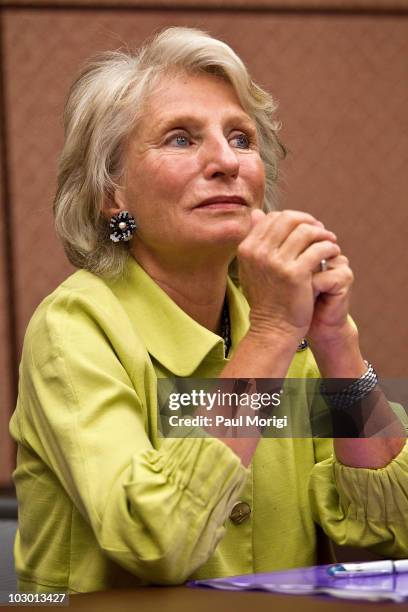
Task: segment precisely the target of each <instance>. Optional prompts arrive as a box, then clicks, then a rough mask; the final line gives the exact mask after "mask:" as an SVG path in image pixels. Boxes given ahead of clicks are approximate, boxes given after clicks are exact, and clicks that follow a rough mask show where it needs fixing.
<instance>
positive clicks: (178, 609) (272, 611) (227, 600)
mask: <svg viewBox="0 0 408 612" xmlns="http://www.w3.org/2000/svg"><path fill="white" fill-rule="evenodd" d="M14 607H19V608H20V607H21V608H24V609H25V610H27V609H33V610H34V609H35V610H37V612H38V610H39V609H40V607H39V606H37V607H34V606H13V608H14ZM45 609H46V610H50V609H52V610H60V612H63V611H64V610H67V611H68V612H71V610H84V611H85V610H86V611H87V612H89V611H92V610H97V611H98V612H105V611H108V610H109V611H112V610H114V611H115V612H128V611H129V612H130V611H132V612H136V611H141V612H218V611H222V612H229V611H230V610H231V612H252V611H253V612H255V611H256V612H266V611H268V612H289V611H290V612H292V611H293V610H300V611H301V612H336V611H337V612H340V611H341V612H364V611H370V612H373V611H376V610H383V611H384V612H385V611H387V612H393V611H394V610H395V612H401V611H402V610H404V611H405V610H406V611H408V602H407V603H402V604H395V603H388V602H387V603H369V602H356V601H350V600H334V599H327V598H326V597H321V596H314V597H312V596H307V597H304V596H301V595H275V594H271V593H261V592H254V591H252V592H250V593H249V592H242V591H241V592H231V591H229V592H225V591H215V590H212V589H201V588H200V589H192V588H189V587H184V586H178V587H143V588H138V589H123V590H122V589H120V590H119V589H118V590H114V591H113V590H112V591H98V592H96V593H84V594H81V595H71V596H70V601H69V606H68V607H66V606H46V608H45Z"/></svg>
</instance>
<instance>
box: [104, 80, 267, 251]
mask: <svg viewBox="0 0 408 612" xmlns="http://www.w3.org/2000/svg"><path fill="white" fill-rule="evenodd" d="M264 190H265V176H264V166H263V162H262V160H261V157H260V153H259V145H258V141H257V134H256V128H255V123H254V122H253V120H252V119H251V118H250V117H249V115H247V113H246V112H245V111H244V110H243V109H242V107H241V105H240V103H239V100H238V98H237V96H236V94H235V92H234V89H233V88H232V87H231V85H229V84H228V83H227V82H225V81H224V80H223V79H222V78H220V77H218V76H215V75H209V74H205V75H188V74H176V73H174V74H173V75H171V74H170V75H168V76H166V77H165V78H163V79H162V81H161V82H160V85H159V87H158V88H157V89H156V90H155V91H154V93H153V95H152V96H151V97H150V99H149V101H148V103H147V106H146V109H145V112H144V115H143V119H142V121H141V123H140V124H139V126H138V128H137V129H136V131H135V133H134V134H133V135H132V138H131V140H130V142H129V145H128V149H127V154H126V161H125V174H124V179H123V184H122V186H121V188H120V189H118V190H117V191H116V192H115V203H116V206H118V207H120V208H121V209H126V210H128V211H129V212H130V213H131V214H133V216H134V217H135V219H136V223H137V225H138V229H137V231H136V234H135V235H134V237H133V239H132V247H131V248H132V251H133V252H134V254H135V255H136V257H141V256H143V254H144V253H146V250H147V251H150V252H155V253H158V252H161V253H162V254H164V255H165V256H166V257H171V256H173V257H180V256H182V257H183V258H185V256H186V253H187V252H188V253H189V256H191V257H194V256H196V257H199V256H200V255H201V256H205V254H206V253H207V256H208V253H209V252H210V251H211V252H212V253H215V252H222V253H224V254H225V253H228V254H230V255H233V254H234V253H235V249H236V247H237V246H238V244H239V243H240V242H241V241H242V240H243V239H244V237H245V236H246V234H247V233H248V230H249V228H250V211H251V210H252V209H254V208H261V207H262V205H263V199H264ZM208 198H212V199H214V200H213V202H212V203H211V204H207V205H205V204H203V202H204V201H205V200H207V199H208ZM228 198H233V199H235V200H236V201H235V202H234V201H228ZM116 212H117V211H116Z"/></svg>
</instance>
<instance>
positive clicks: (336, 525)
mask: <svg viewBox="0 0 408 612" xmlns="http://www.w3.org/2000/svg"><path fill="white" fill-rule="evenodd" d="M328 442H329V441H328V440H326V441H323V440H321V441H317V444H318V445H319V446H320V447H321V448H320V451H319V452H321V450H322V449H323V447H324V449H325V453H326V457H327V458H326V459H323V460H322V461H319V462H318V463H317V464H316V465H315V466H314V468H313V470H312V474H311V478H310V500H311V507H312V512H313V517H314V520H315V521H316V522H317V523H319V524H320V525H321V527H322V528H323V530H324V531H325V533H326V534H327V535H328V536H329V537H330V538H331V539H332V540H333V541H334V542H336V543H337V544H339V545H343V546H344V545H347V546H360V547H365V548H371V549H372V550H373V551H375V552H377V553H378V554H380V555H382V556H384V557H392V558H403V557H407V556H408V529H407V522H406V517H407V515H408V443H406V444H405V446H404V448H403V449H402V450H401V452H400V453H399V454H398V456H397V457H395V458H394V459H393V460H392V461H391V462H390V463H389V464H388V465H386V466H385V467H383V468H380V469H367V468H352V467H348V466H345V465H343V464H342V463H340V462H339V461H338V460H337V459H336V457H335V456H333V455H331V456H327V455H328V452H327V451H328V450H329V449H328V444H327V443H328Z"/></svg>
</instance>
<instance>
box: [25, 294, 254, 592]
mask: <svg viewBox="0 0 408 612" xmlns="http://www.w3.org/2000/svg"><path fill="white" fill-rule="evenodd" d="M119 308H120V309H121V306H120V304H119V303H118V306H117V310H116V311H115V308H113V310H111V311H110V312H107V311H106V310H103V309H102V308H98V307H97V306H96V305H95V304H93V305H92V306H91V305H90V304H89V302H88V301H87V300H82V299H81V298H79V297H72V295H65V296H62V297H61V296H59V297H58V298H57V299H55V300H54V301H52V302H51V303H49V304H48V305H47V307H46V309H43V311H42V312H41V313H40V314H39V315H38V316H37V317H35V318H34V319H33V320H32V322H31V324H30V327H29V330H28V332H27V335H26V340H25V346H24V351H23V359H22V363H21V367H20V389H19V406H18V410H17V416H16V419H15V421H14V425H13V427H14V428H15V427H17V424H18V428H19V432H20V433H19V436H20V438H21V440H22V443H23V444H27V445H29V446H30V447H31V448H32V449H33V450H34V451H35V452H36V453H37V454H38V455H39V456H40V457H41V459H42V460H43V461H44V462H45V463H46V464H47V465H48V466H49V468H50V469H51V470H52V471H53V472H54V473H55V474H56V476H57V478H58V479H59V481H60V483H61V485H62V486H63V487H64V489H65V491H66V492H67V493H68V495H69V497H70V498H71V500H72V501H73V503H74V504H75V506H76V507H77V508H78V509H79V511H80V512H81V514H82V516H83V517H84V519H85V520H86V521H87V522H88V523H89V524H90V525H91V527H92V530H93V532H94V534H95V536H96V539H97V541H98V544H99V546H100V547H101V549H102V550H103V551H104V552H105V553H106V554H107V555H108V556H109V557H111V558H112V559H113V560H114V561H115V562H117V563H118V564H120V565H121V566H123V567H124V568H126V569H127V570H128V571H130V572H131V573H133V574H135V575H137V576H138V577H139V578H140V579H141V580H143V581H146V582H148V583H158V584H177V583H181V582H183V581H184V580H185V579H186V578H187V577H188V576H189V575H190V574H191V573H192V572H194V571H195V569H196V568H198V567H199V566H200V565H201V564H203V563H204V562H205V561H206V560H207V559H208V558H209V556H210V555H211V554H212V552H213V551H214V549H215V547H216V545H217V544H218V542H219V540H220V539H221V538H222V536H223V534H224V531H225V528H224V526H223V523H224V522H225V520H226V518H227V516H228V514H229V512H230V509H231V506H232V504H233V503H234V502H235V501H236V498H237V496H238V494H239V491H240V489H241V487H242V485H243V484H244V482H245V480H246V476H247V473H248V472H247V470H246V469H245V468H244V467H243V466H242V464H241V462H240V459H239V458H238V456H237V455H235V454H234V453H233V452H232V451H231V450H230V449H229V448H228V447H227V446H226V445H224V444H223V443H222V442H220V441H219V440H216V439H211V438H202V437H201V438H193V437H190V438H183V439H164V440H161V441H160V442H159V443H156V444H155V446H153V444H152V441H151V440H152V436H150V435H149V428H151V426H152V424H151V422H149V418H148V415H149V411H150V414H154V410H152V408H151V406H147V405H146V402H147V401H148V400H146V398H147V397H148V395H147V394H145V393H144V391H143V384H149V385H150V387H151V386H152V384H154V383H155V381H154V382H152V380H153V375H152V371H153V368H152V366H151V364H150V365H149V368H150V369H149V368H148V366H147V365H146V364H147V362H148V361H149V360H148V355H147V352H146V350H145V348H144V347H143V346H140V341H137V339H136V336H135V334H134V332H133V331H132V329H131V328H130V324H129V322H128V320H127V318H126V316H125V315H124V313H123V312H121V311H120V310H119ZM132 334H133V335H132ZM120 339H122V340H120ZM121 342H122V344H121ZM126 351H127V352H128V354H127V355H126V354H125V353H126ZM149 376H150V379H151V380H150V382H149ZM135 381H136V382H137V386H135ZM151 397H152V394H151Z"/></svg>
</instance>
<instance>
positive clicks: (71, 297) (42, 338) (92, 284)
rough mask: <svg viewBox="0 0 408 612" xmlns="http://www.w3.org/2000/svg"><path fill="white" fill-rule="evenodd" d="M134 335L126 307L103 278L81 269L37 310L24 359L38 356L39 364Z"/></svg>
mask: <svg viewBox="0 0 408 612" xmlns="http://www.w3.org/2000/svg"><path fill="white" fill-rule="evenodd" d="M131 334H133V335H134V330H133V329H132V327H131V325H130V322H129V319H128V317H127V315H126V312H125V310H124V308H123V307H122V305H121V303H120V301H119V300H118V298H117V297H116V296H115V294H114V293H113V292H112V290H111V289H110V287H109V285H108V283H106V282H105V281H104V279H102V278H100V277H98V276H96V275H95V274H92V273H91V272H88V271H86V270H79V271H77V272H75V273H74V274H72V275H71V276H69V277H68V278H67V279H66V280H64V281H63V282H62V283H61V284H60V285H59V286H58V287H57V288H56V289H55V290H54V291H53V292H52V293H51V294H50V295H48V296H47V297H46V298H45V299H44V300H43V301H42V302H41V303H40V304H39V306H38V307H37V309H36V310H35V312H34V314H33V316H32V317H31V319H30V322H29V324H28V327H27V330H26V334H25V338H24V346H23V358H24V356H26V357H27V354H28V353H29V354H30V355H31V356H32V357H33V356H34V355H35V362H36V363H37V364H38V365H39V364H41V363H44V362H45V361H46V360H47V359H49V358H50V357H57V356H58V355H62V354H64V355H66V354H67V353H69V352H71V351H72V350H75V351H79V350H81V349H84V350H85V349H87V348H89V347H88V345H89V346H91V345H95V346H97V345H99V344H100V343H101V342H104V343H105V344H106V343H108V344H111V345H112V346H113V345H114V344H115V341H116V339H118V338H127V339H129V338H130V336H131Z"/></svg>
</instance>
